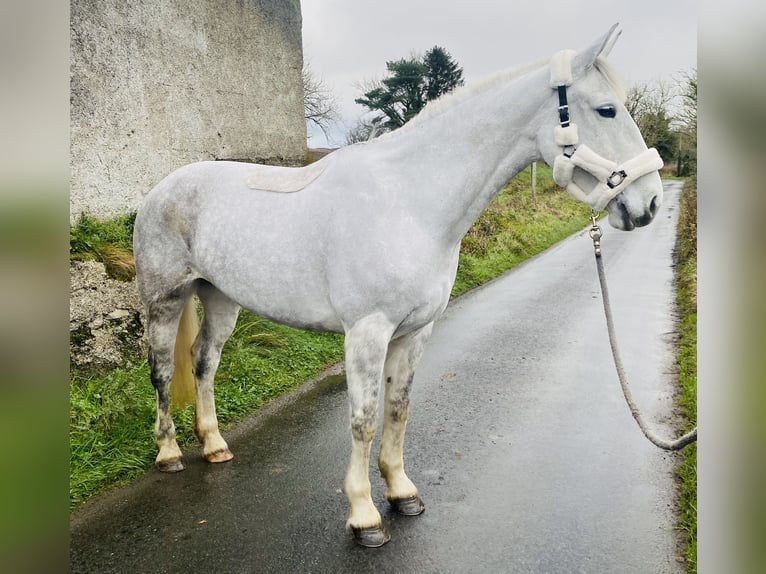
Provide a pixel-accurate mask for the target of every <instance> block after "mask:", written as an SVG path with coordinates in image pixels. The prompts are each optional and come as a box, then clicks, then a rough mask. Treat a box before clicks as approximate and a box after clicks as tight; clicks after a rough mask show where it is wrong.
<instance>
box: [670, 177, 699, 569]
mask: <svg viewBox="0 0 766 574" xmlns="http://www.w3.org/2000/svg"><path fill="white" fill-rule="evenodd" d="M696 222H697V181H696V178H695V179H691V180H689V181H687V182H686V185H685V186H684V189H683V192H682V195H681V206H680V213H679V220H678V244H677V246H676V252H675V257H676V286H677V302H678V312H679V327H678V332H679V350H678V359H677V362H678V372H679V375H678V385H679V397H678V404H679V407H680V408H681V412H682V415H683V417H684V418H685V419H686V421H687V423H686V427H687V428H686V429H684V431H686V430H689V429H690V428H692V427H694V426H696V424H697V224H696ZM681 456H682V462H681V463H680V464H679V465H678V467H677V468H676V475H677V476H678V479H679V490H680V498H679V529H680V530H681V531H682V532H683V533H684V537H685V542H686V569H687V572H689V573H690V574H694V573H696V572H697V446H696V445H692V446H690V447H688V448H686V449H685V450H684V451H682V455H681Z"/></svg>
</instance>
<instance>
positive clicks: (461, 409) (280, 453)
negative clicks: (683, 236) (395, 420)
mask: <svg viewBox="0 0 766 574" xmlns="http://www.w3.org/2000/svg"><path fill="white" fill-rule="evenodd" d="M679 192H680V184H678V183H674V182H666V202H665V206H664V208H663V210H662V211H661V212H660V214H659V216H658V220H657V221H655V222H654V223H653V224H652V225H650V226H649V227H647V228H643V229H639V230H636V231H633V232H630V233H624V232H618V231H614V230H612V229H611V228H609V229H605V235H604V239H603V248H604V257H605V264H606V271H607V275H608V278H609V285H610V291H611V296H612V299H613V305H614V313H615V320H616V322H617V328H618V336H619V338H620V340H621V345H622V347H623V351H622V353H623V361H624V363H625V365H626V368H627V370H628V373H629V376H630V377H631V378H632V379H633V380H634V381H635V382H634V383H633V384H634V386H635V388H634V394H635V396H636V400H637V401H638V402H639V404H640V405H642V407H643V408H644V409H645V410H646V413H647V416H648V418H649V419H650V420H652V421H653V422H654V423H655V424H656V425H658V427H659V428H660V429H661V430H663V431H664V433H665V434H668V433H670V430H669V427H668V424H669V423H668V421H669V417H670V414H671V410H672V401H671V395H672V391H671V387H672V375H671V374H670V373H671V372H672V370H673V357H672V353H671V348H670V343H671V341H672V331H673V318H672V317H673V310H672V303H671V301H672V298H673V295H672V292H671V288H672V268H671V258H670V253H671V249H672V246H673V243H674V237H675V225H676V220H677V200H678V194H679ZM600 305H601V303H600V299H599V295H598V282H597V277H596V271H595V264H594V262H593V260H592V247H591V243H590V240H589V239H588V238H587V235H586V234H585V233H581V234H579V235H576V236H574V237H572V238H570V239H568V240H566V241H564V242H562V243H560V244H558V245H556V246H555V247H553V248H552V249H550V250H549V251H547V252H546V253H544V254H543V255H541V256H539V257H537V258H535V259H533V260H531V261H529V262H527V263H525V264H524V265H522V266H520V267H518V268H517V269H515V270H513V271H512V272H510V273H508V274H506V275H505V276H503V277H502V278H500V279H498V280H496V281H494V282H492V283H491V284H489V285H487V286H485V287H484V288H481V289H479V290H477V291H474V292H472V293H470V294H468V295H466V296H464V297H462V298H460V299H458V300H456V301H454V302H453V303H452V304H451V305H450V307H449V308H448V310H447V312H446V313H445V316H444V317H443V318H442V319H441V320H440V322H439V323H438V325H437V327H436V329H435V330H434V335H433V337H432V339H431V342H430V343H429V346H428V349H427V351H426V353H425V355H424V357H423V360H422V362H421V365H420V368H419V370H418V372H417V375H416V377H415V389H414V391H413V397H412V399H413V406H412V409H411V416H410V424H409V427H408V446H407V451H406V455H405V456H406V462H407V466H408V473H409V475H410V477H411V478H412V479H413V481H414V482H415V483H416V484H418V485H419V488H420V491H421V494H422V496H423V499H424V501H425V503H426V508H427V509H426V512H425V513H424V514H423V515H422V516H420V517H415V518H407V517H401V516H398V515H394V514H391V513H390V512H389V511H388V509H387V506H386V503H385V501H384V488H383V482H382V480H381V479H380V478H379V477H378V476H377V473H373V489H374V492H375V494H374V497H375V500H376V504H378V507H379V508H380V509H381V511H382V513H383V517H384V518H383V519H384V522H385V524H386V526H387V528H388V529H389V530H390V532H391V534H392V536H393V539H392V541H391V542H390V543H389V544H388V545H386V546H385V547H383V548H381V549H377V550H366V549H362V548H358V547H356V546H355V545H354V544H353V542H352V541H351V539H350V537H349V536H348V535H347V534H346V533H345V532H344V528H343V526H344V520H345V513H346V502H345V498H344V496H343V494H342V493H341V491H340V489H341V486H342V482H343V474H344V470H345V465H346V462H347V458H348V449H349V446H350V438H349V435H348V431H347V426H348V423H347V420H346V416H347V410H346V402H345V393H344V380H343V377H342V376H335V377H331V378H328V379H326V380H324V381H322V382H320V383H318V384H315V385H313V386H310V388H309V389H308V390H304V392H303V393H302V394H300V395H299V396H297V397H293V398H292V399H291V400H289V401H285V404H284V405H283V406H282V408H280V409H272V410H271V411H270V412H269V413H265V414H262V415H260V416H258V417H256V418H255V419H253V420H252V421H249V422H248V423H246V424H245V425H243V427H241V428H239V429H238V430H237V431H235V432H234V433H233V434H234V435H235V436H234V437H233V439H232V440H231V441H230V444H231V446H232V450H233V451H234V453H235V456H236V458H235V460H234V461H233V462H232V463H230V464H226V465H216V466H210V465H207V464H205V463H203V462H202V461H201V458H200V456H199V454H198V453H190V454H189V455H187V460H188V462H189V464H188V469H187V470H186V471H185V472H183V473H180V474H178V475H161V474H159V473H156V472H153V473H151V474H150V475H149V476H148V477H147V478H146V479H145V480H142V481H140V482H139V483H138V484H136V485H134V486H131V487H129V488H126V489H122V490H119V491H117V492H115V493H112V494H111V495H109V496H106V497H103V498H102V499H100V500H97V501H95V502H94V503H93V504H89V505H87V506H86V507H84V508H83V509H82V510H80V511H79V512H77V513H76V514H75V516H74V517H73V518H72V521H71V569H72V571H73V572H98V573H107V572H146V573H154V572H184V573H188V572H205V571H209V572H222V573H238V572H333V573H336V572H368V571H369V572H397V573H404V572H417V573H430V572H440V573H441V572H443V573H453V572H454V573H464V572H488V573H500V572H530V573H538V572H549V573H558V572H561V573H567V574H570V573H574V572H590V573H612V572H620V573H630V572H637V573H639V572H640V573H662V572H673V573H675V572H679V571H680V566H679V564H678V563H677V562H676V560H675V555H676V547H675V534H674V529H673V504H674V502H673V501H674V481H673V475H672V469H673V460H674V459H673V455H669V454H666V453H663V452H661V451H659V450H657V449H656V448H655V447H653V446H652V445H650V444H649V443H648V442H647V441H646V440H645V439H644V438H643V436H642V435H641V433H640V431H639V430H638V427H637V426H636V424H635V423H634V421H633V420H632V418H631V417H630V413H629V411H628V409H627V407H626V405H625V404H624V402H623V399H622V396H621V395H620V390H619V387H618V383H617V380H616V375H615V373H614V368H613V365H612V363H611V357H610V354H609V349H608V342H607V334H606V330H605V325H604V318H603V312H602V309H601V307H600ZM147 432H149V430H148V429H147Z"/></svg>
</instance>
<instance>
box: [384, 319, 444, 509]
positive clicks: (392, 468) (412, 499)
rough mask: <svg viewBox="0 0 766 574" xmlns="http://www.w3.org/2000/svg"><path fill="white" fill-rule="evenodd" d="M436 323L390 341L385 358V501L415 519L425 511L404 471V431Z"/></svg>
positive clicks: (416, 491) (416, 490)
mask: <svg viewBox="0 0 766 574" xmlns="http://www.w3.org/2000/svg"><path fill="white" fill-rule="evenodd" d="M432 328H433V323H429V324H428V325H426V326H425V327H423V328H422V329H420V330H419V331H416V332H415V333H412V334H410V335H406V336H404V337H401V338H400V339H396V340H394V341H391V344H390V345H389V347H388V356H387V357H386V366H385V371H384V377H385V381H386V382H385V399H384V401H385V402H384V408H383V436H382V438H381V443H380V456H379V458H378V466H379V468H380V472H381V474H382V475H383V478H384V479H385V481H386V485H387V490H386V498H387V499H388V501H389V502H390V503H391V505H392V506H393V507H394V509H396V510H397V511H398V512H399V513H401V514H405V515H407V516H415V515H418V514H420V513H422V512H423V510H425V506H424V505H423V502H422V501H421V499H420V497H419V496H418V489H417V488H416V487H415V485H414V484H413V483H412V481H411V480H410V479H409V478H408V477H407V475H406V474H405V472H404V431H405V427H406V426H407V411H408V408H409V403H410V398H409V395H410V387H411V385H412V378H413V374H414V371H415V365H416V364H417V362H418V360H419V359H420V356H421V355H422V353H423V345H424V344H425V342H426V340H427V339H428V337H429V336H430V335H431V330H432Z"/></svg>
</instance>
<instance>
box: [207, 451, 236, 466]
mask: <svg viewBox="0 0 766 574" xmlns="http://www.w3.org/2000/svg"><path fill="white" fill-rule="evenodd" d="M232 458H234V455H233V454H231V451H230V450H229V449H228V448H226V449H224V450H217V451H216V452H211V453H210V454H206V455H205V459H207V461H208V462H213V463H216V462H229V461H230V460H231V459H232Z"/></svg>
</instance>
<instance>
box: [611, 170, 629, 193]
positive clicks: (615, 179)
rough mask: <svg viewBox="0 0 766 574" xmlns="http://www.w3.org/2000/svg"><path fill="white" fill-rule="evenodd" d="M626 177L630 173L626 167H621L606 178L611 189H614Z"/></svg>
mask: <svg viewBox="0 0 766 574" xmlns="http://www.w3.org/2000/svg"><path fill="white" fill-rule="evenodd" d="M626 177H628V174H627V173H625V170H624V169H621V170H620V171H613V172H612V175H610V176H609V177H607V178H606V184H607V185H608V186H609V189H614V188H615V187H617V186H618V185H620V184H621V183H622V182H623V181H625V178H626Z"/></svg>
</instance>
